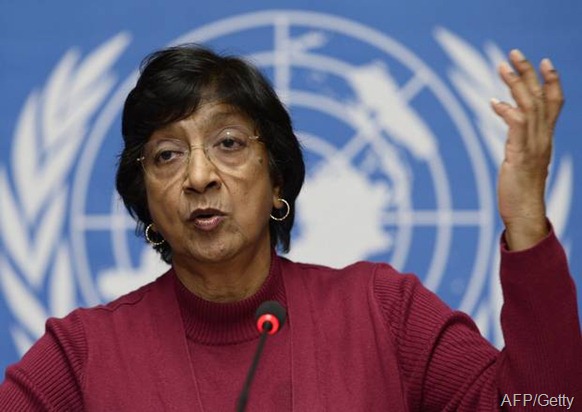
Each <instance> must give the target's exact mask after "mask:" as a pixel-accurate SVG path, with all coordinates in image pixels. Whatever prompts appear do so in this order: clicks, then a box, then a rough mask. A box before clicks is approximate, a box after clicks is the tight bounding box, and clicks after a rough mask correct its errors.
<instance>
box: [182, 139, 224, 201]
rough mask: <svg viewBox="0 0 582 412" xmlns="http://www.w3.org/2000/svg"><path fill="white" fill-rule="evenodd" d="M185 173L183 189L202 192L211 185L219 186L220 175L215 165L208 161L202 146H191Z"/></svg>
mask: <svg viewBox="0 0 582 412" xmlns="http://www.w3.org/2000/svg"><path fill="white" fill-rule="evenodd" d="M185 173H186V176H185V178H184V183H183V188H184V190H185V191H194V192H197V193H204V192H205V191H207V190H209V189H211V188H213V187H219V186H220V176H219V175H218V172H217V170H216V166H214V164H213V163H212V162H211V161H210V159H209V158H208V156H207V155H206V152H205V150H204V148H202V147H195V146H193V147H191V149H190V157H189V159H188V162H187V164H186V171H185Z"/></svg>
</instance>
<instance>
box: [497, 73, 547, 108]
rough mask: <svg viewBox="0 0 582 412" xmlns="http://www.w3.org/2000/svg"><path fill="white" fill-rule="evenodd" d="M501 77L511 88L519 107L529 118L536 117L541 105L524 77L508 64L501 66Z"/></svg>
mask: <svg viewBox="0 0 582 412" xmlns="http://www.w3.org/2000/svg"><path fill="white" fill-rule="evenodd" d="M499 75H500V76H501V79H502V80H503V81H504V82H505V84H506V85H507V87H508V88H509V91H510V93H511V96H512V97H513V99H514V100H515V102H516V103H517V106H518V107H519V108H520V109H522V110H523V111H524V113H525V114H526V115H528V116H529V117H532V116H535V115H536V114H537V112H538V106H539V104H537V102H536V99H534V97H533V95H532V93H531V92H530V90H529V88H528V86H527V85H526V84H525V81H524V79H523V78H522V76H520V75H519V74H517V73H516V72H515V71H513V69H512V67H511V66H510V65H509V63H507V62H503V63H501V64H500V65H499Z"/></svg>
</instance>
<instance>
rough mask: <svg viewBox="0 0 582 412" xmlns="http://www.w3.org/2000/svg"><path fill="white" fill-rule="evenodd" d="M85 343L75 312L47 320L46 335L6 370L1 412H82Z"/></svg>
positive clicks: (0, 391)
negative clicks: (40, 411) (62, 317)
mask: <svg viewBox="0 0 582 412" xmlns="http://www.w3.org/2000/svg"><path fill="white" fill-rule="evenodd" d="M86 359H87V342H86V339H85V333H84V330H83V324H82V322H81V320H80V318H79V315H78V312H73V313H71V314H70V315H69V316H67V317H66V318H64V319H62V320H61V319H49V320H48V321H47V326H46V332H45V334H44V336H42V337H41V338H40V339H39V340H38V341H37V342H36V343H35V344H34V345H33V346H32V347H31V348H30V350H29V351H28V352H27V353H26V354H25V355H24V356H23V357H22V359H21V360H20V362H18V363H16V364H14V365H12V366H10V367H9V368H8V369H7V370H6V376H5V381H4V382H3V383H2V384H1V385H0V410H1V411H32V410H43V411H44V410H46V411H80V410H83V397H82V386H83V369H84V366H85V363H86Z"/></svg>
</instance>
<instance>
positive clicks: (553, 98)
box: [540, 59, 564, 130]
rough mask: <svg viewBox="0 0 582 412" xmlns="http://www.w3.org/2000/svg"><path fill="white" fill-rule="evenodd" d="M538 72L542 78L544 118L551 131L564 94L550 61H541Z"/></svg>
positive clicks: (558, 77)
mask: <svg viewBox="0 0 582 412" xmlns="http://www.w3.org/2000/svg"><path fill="white" fill-rule="evenodd" d="M540 72H541V73H542V77H543V78H544V94H545V96H546V118H547V120H548V123H549V124H550V127H551V128H552V130H553V129H554V126H555V125H556V121H557V120H558V115H559V114H560V110H561V109H562V106H563V105H564V92H563V90H562V84H561V82H560V76H559V75H558V72H557V71H556V70H555V69H554V65H553V64H552V62H551V61H550V59H543V60H542V62H541V63H540Z"/></svg>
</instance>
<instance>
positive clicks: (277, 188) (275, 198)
mask: <svg viewBox="0 0 582 412" xmlns="http://www.w3.org/2000/svg"><path fill="white" fill-rule="evenodd" d="M280 198H281V186H275V187H273V207H274V208H275V209H280V208H282V207H283V202H281V201H280V200H279V199H280Z"/></svg>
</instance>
